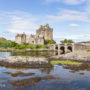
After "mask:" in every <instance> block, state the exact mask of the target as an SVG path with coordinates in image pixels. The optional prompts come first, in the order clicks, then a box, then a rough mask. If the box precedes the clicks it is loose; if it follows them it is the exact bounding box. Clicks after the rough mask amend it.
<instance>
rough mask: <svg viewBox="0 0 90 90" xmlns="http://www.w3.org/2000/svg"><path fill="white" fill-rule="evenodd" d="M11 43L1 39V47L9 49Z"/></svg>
mask: <svg viewBox="0 0 90 90" xmlns="http://www.w3.org/2000/svg"><path fill="white" fill-rule="evenodd" d="M10 43H11V41H10V40H7V39H5V38H2V37H1V38H0V47H8V46H9V45H10Z"/></svg>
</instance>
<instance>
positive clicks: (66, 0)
mask: <svg viewBox="0 0 90 90" xmlns="http://www.w3.org/2000/svg"><path fill="white" fill-rule="evenodd" d="M45 1H46V2H47V3H54V2H60V3H65V4H68V5H78V4H82V3H84V2H85V1H86V0H45Z"/></svg>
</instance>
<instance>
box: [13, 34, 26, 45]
mask: <svg viewBox="0 0 90 90" xmlns="http://www.w3.org/2000/svg"><path fill="white" fill-rule="evenodd" d="M15 40H16V43H18V44H24V43H26V34H25V33H23V34H17V35H16V37H15Z"/></svg>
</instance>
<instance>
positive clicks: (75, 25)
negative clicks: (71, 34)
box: [69, 24, 80, 27]
mask: <svg viewBox="0 0 90 90" xmlns="http://www.w3.org/2000/svg"><path fill="white" fill-rule="evenodd" d="M69 26H70V27H78V26H80V25H79V24H69Z"/></svg>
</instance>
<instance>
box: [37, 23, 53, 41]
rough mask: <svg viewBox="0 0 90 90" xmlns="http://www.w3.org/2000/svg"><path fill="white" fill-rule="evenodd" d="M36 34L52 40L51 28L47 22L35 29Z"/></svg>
mask: <svg viewBox="0 0 90 90" xmlns="http://www.w3.org/2000/svg"><path fill="white" fill-rule="evenodd" d="M36 35H37V36H39V35H40V36H43V37H44V39H45V40H53V29H52V28H50V27H49V24H46V25H45V26H41V27H40V28H39V29H38V30H37V32H36Z"/></svg>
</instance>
